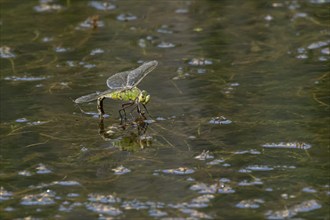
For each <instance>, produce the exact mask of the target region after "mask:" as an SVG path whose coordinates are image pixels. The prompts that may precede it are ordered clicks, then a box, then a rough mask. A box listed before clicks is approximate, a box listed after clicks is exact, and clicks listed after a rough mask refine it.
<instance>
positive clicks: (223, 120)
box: [209, 116, 232, 125]
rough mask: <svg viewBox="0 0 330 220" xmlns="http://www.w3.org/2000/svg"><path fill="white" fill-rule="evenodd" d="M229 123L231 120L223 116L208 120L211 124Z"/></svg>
mask: <svg viewBox="0 0 330 220" xmlns="http://www.w3.org/2000/svg"><path fill="white" fill-rule="evenodd" d="M231 123H232V121H231V120H229V119H227V118H225V117H224V116H220V117H214V118H212V119H211V120H210V121H209V124H213V125H228V124H231Z"/></svg>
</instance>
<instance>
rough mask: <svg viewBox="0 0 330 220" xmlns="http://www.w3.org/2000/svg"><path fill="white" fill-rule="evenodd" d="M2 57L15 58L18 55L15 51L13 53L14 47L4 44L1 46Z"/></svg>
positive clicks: (0, 53) (0, 55)
mask: <svg viewBox="0 0 330 220" xmlns="http://www.w3.org/2000/svg"><path fill="white" fill-rule="evenodd" d="M0 57H1V58H5V59H8V58H14V57H16V55H15V54H14V53H12V49H11V48H10V47H8V46H2V47H0Z"/></svg>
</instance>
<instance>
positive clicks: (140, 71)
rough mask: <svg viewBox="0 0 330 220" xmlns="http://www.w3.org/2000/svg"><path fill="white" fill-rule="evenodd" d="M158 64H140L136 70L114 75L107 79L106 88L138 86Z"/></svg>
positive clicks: (152, 62)
mask: <svg viewBox="0 0 330 220" xmlns="http://www.w3.org/2000/svg"><path fill="white" fill-rule="evenodd" d="M157 64H158V62H157V61H156V60H154V61H150V62H147V63H144V64H142V65H141V66H139V67H138V68H136V69H134V70H130V71H125V72H120V73H116V74H115V75H113V76H110V77H109V78H108V79H107V86H108V87H109V88H110V89H114V90H119V89H120V90H122V89H129V88H132V87H134V86H136V85H138V84H139V83H140V82H141V81H142V79H143V78H144V77H145V76H146V75H147V74H148V73H150V72H151V71H152V70H154V69H155V68H156V66H157Z"/></svg>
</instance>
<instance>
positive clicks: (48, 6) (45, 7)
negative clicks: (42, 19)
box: [34, 0, 63, 12]
mask: <svg viewBox="0 0 330 220" xmlns="http://www.w3.org/2000/svg"><path fill="white" fill-rule="evenodd" d="M39 2H40V5H37V6H34V10H35V11H36V12H52V11H60V10H62V9H63V6H61V5H58V4H54V3H53V1H52V0H39Z"/></svg>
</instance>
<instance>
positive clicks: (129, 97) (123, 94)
mask: <svg viewBox="0 0 330 220" xmlns="http://www.w3.org/2000/svg"><path fill="white" fill-rule="evenodd" d="M140 93H141V90H140V89H138V88H137V87H133V88H131V89H127V90H123V91H114V92H112V93H110V94H108V95H107V97H108V98H111V99H114V100H122V101H125V102H130V101H135V100H136V99H137V98H138V97H139V95H140Z"/></svg>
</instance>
